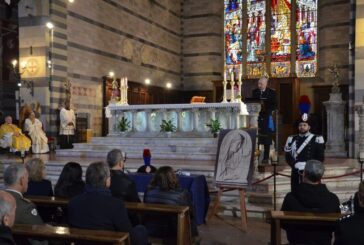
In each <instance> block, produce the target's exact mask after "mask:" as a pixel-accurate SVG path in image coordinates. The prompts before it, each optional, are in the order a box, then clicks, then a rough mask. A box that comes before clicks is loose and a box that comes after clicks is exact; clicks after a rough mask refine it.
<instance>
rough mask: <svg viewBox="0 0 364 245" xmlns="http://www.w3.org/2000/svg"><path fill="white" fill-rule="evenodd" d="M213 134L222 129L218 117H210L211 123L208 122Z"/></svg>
mask: <svg viewBox="0 0 364 245" xmlns="http://www.w3.org/2000/svg"><path fill="white" fill-rule="evenodd" d="M206 126H207V127H209V129H210V132H211V133H212V134H214V135H215V134H217V133H218V132H219V131H220V130H221V124H220V122H219V120H218V119H210V123H207V124H206Z"/></svg>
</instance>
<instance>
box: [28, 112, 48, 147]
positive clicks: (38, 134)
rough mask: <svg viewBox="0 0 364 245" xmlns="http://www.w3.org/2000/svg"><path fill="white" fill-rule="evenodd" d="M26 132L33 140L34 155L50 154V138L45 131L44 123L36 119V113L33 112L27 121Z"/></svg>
mask: <svg viewBox="0 0 364 245" xmlns="http://www.w3.org/2000/svg"><path fill="white" fill-rule="evenodd" d="M24 131H25V132H28V135H29V136H30V138H31V139H32V152H33V153H47V152H49V147H48V138H47V136H46V134H45V133H44V131H43V125H42V122H41V121H40V120H39V119H37V118H35V114H34V112H31V113H30V115H29V117H28V118H27V119H25V123H24Z"/></svg>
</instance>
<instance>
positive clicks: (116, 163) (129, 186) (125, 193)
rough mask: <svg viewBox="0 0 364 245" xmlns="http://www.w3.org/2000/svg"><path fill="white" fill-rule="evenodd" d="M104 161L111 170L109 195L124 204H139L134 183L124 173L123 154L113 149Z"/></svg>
mask: <svg viewBox="0 0 364 245" xmlns="http://www.w3.org/2000/svg"><path fill="white" fill-rule="evenodd" d="M106 159H107V163H108V165H109V167H110V169H111V170H110V174H111V185H110V191H111V194H112V195H113V196H114V197H117V198H121V199H123V200H124V201H125V202H140V199H139V196H138V192H137V190H136V186H135V183H134V181H133V180H132V179H130V178H129V177H128V176H127V175H126V174H125V173H124V159H125V158H124V157H123V153H122V152H121V151H120V150H118V149H113V150H111V151H110V152H109V153H108V154H107V157H106Z"/></svg>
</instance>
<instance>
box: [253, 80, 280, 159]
mask: <svg viewBox="0 0 364 245" xmlns="http://www.w3.org/2000/svg"><path fill="white" fill-rule="evenodd" d="M268 79H269V77H268V76H263V77H261V78H260V79H259V81H258V88H256V89H254V90H253V96H252V97H253V98H254V99H259V100H261V106H262V108H261V110H260V112H259V117H258V144H259V145H263V146H264V157H263V161H262V163H263V164H267V163H268V161H269V149H270V145H271V144H272V137H273V132H274V125H273V117H272V113H273V111H274V110H275V109H276V108H277V98H276V97H277V96H276V91H275V90H273V89H271V88H269V87H268V86H267V85H268Z"/></svg>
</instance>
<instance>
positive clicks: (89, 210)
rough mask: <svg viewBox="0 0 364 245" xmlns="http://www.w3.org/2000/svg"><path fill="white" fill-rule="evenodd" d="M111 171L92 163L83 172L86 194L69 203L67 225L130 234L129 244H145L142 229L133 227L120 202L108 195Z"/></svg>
mask: <svg viewBox="0 0 364 245" xmlns="http://www.w3.org/2000/svg"><path fill="white" fill-rule="evenodd" d="M109 187H110V169H109V167H108V166H107V165H106V164H105V163H103V162H95V163H91V164H90V165H89V167H88V168H87V170H86V187H85V193H83V194H81V195H79V196H76V197H74V198H72V199H71V200H70V202H69V204H68V222H69V225H70V226H72V227H77V228H82V229H90V230H110V231H121V232H129V234H130V237H131V241H132V244H147V242H148V238H147V230H146V229H145V227H144V226H141V225H138V226H136V227H134V228H133V227H132V225H131V223H130V220H129V218H128V214H127V210H126V208H125V205H124V202H123V201H122V200H121V199H118V198H115V197H113V196H112V195H111V192H110V190H109V189H108V188H109Z"/></svg>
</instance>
